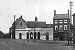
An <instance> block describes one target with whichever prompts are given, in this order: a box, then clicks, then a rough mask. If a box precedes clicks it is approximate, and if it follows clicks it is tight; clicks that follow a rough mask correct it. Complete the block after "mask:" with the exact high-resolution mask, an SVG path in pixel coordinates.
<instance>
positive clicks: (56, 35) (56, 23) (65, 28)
mask: <svg viewBox="0 0 75 50" xmlns="http://www.w3.org/2000/svg"><path fill="white" fill-rule="evenodd" d="M70 34H71V33H70V19H69V11H68V13H67V14H56V10H54V18H53V39H54V40H62V41H64V40H67V37H68V36H70Z"/></svg>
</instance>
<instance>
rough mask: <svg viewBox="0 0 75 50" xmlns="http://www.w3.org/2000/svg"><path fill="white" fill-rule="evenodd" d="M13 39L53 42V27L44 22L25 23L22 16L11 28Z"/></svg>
mask: <svg viewBox="0 0 75 50" xmlns="http://www.w3.org/2000/svg"><path fill="white" fill-rule="evenodd" d="M10 34H11V38H12V39H39V40H40V39H42V40H53V25H52V24H46V22H44V21H38V19H37V17H35V21H27V22H26V21H25V20H24V19H23V18H22V16H21V17H19V18H18V19H16V21H15V22H14V23H13V24H12V26H11V27H10Z"/></svg>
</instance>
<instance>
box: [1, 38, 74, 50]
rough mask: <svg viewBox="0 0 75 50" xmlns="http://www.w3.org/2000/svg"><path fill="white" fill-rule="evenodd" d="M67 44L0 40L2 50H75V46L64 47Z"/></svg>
mask: <svg viewBox="0 0 75 50" xmlns="http://www.w3.org/2000/svg"><path fill="white" fill-rule="evenodd" d="M64 44H66V42H54V41H50V42H48V41H45V42H43V41H41V42H40V41H39V42H32V41H27V40H14V39H0V50H75V46H63V45H64Z"/></svg>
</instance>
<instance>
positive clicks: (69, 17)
mask: <svg viewBox="0 0 75 50" xmlns="http://www.w3.org/2000/svg"><path fill="white" fill-rule="evenodd" d="M68 18H70V17H69V9H68Z"/></svg>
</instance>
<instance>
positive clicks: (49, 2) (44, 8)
mask: <svg viewBox="0 0 75 50" xmlns="http://www.w3.org/2000/svg"><path fill="white" fill-rule="evenodd" d="M70 1H73V7H72V14H73V13H75V0H0V30H1V31H3V32H4V33H7V32H9V28H10V27H11V26H12V23H13V22H14V15H16V19H17V18H19V17H20V16H21V15H22V16H23V18H24V19H25V21H34V20H35V16H37V18H38V21H46V23H53V16H54V10H56V13H57V14H58V13H59V14H61V13H62V14H64V13H65V14H67V13H68V12H67V10H68V9H69V8H70V6H69V2H70Z"/></svg>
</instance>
